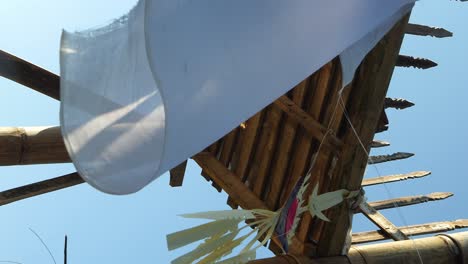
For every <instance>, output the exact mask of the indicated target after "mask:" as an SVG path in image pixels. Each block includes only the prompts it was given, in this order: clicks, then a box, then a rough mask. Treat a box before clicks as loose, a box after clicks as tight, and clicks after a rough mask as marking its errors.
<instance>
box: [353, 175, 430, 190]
mask: <svg viewBox="0 0 468 264" xmlns="http://www.w3.org/2000/svg"><path fill="white" fill-rule="evenodd" d="M430 174H431V172H430V171H414V172H410V173H406V174H395V175H387V176H381V177H377V178H369V179H364V180H363V181H362V186H363V187H367V186H372V185H377V184H383V183H389V182H397V181H406V180H412V179H419V178H422V177H426V176H428V175H430Z"/></svg>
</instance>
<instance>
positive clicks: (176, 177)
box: [169, 161, 187, 187]
mask: <svg viewBox="0 0 468 264" xmlns="http://www.w3.org/2000/svg"><path fill="white" fill-rule="evenodd" d="M186 168H187V161H184V162H182V163H180V164H179V165H177V166H176V167H174V168H173V169H172V170H170V171H169V175H170V180H169V185H170V186H171V187H180V186H182V183H183V182H184V175H185V170H186Z"/></svg>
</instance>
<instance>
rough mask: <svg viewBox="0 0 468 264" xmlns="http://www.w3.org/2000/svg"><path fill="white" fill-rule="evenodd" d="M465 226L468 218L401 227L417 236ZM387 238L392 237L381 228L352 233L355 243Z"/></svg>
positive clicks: (409, 234) (407, 232)
mask: <svg viewBox="0 0 468 264" xmlns="http://www.w3.org/2000/svg"><path fill="white" fill-rule="evenodd" d="M464 228H468V219H459V220H455V221H445V222H435V223H427V224H422V225H412V226H403V227H400V230H401V231H402V232H403V233H405V234H406V235H408V236H417V235H427V234H435V233H440V232H447V231H452V230H455V229H464ZM385 239H390V237H388V236H387V235H385V234H384V233H383V232H382V231H381V230H378V231H368V232H361V233H354V234H353V235H352V242H353V244H359V243H368V242H375V241H380V240H385Z"/></svg>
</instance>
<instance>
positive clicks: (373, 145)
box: [371, 140, 390, 148]
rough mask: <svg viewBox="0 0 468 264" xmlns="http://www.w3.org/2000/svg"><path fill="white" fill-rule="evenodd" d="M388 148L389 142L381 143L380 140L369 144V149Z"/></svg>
mask: <svg viewBox="0 0 468 264" xmlns="http://www.w3.org/2000/svg"><path fill="white" fill-rule="evenodd" d="M388 146H390V142H387V141H381V140H374V141H372V143H371V148H381V147H388Z"/></svg>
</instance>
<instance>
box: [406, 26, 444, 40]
mask: <svg viewBox="0 0 468 264" xmlns="http://www.w3.org/2000/svg"><path fill="white" fill-rule="evenodd" d="M406 34H410V35H417V36H430V37H435V38H448V37H452V36H453V33H452V32H450V31H448V30H446V29H445V28H438V27H430V26H425V25H418V24H411V23H410V24H408V26H407V27H406Z"/></svg>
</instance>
